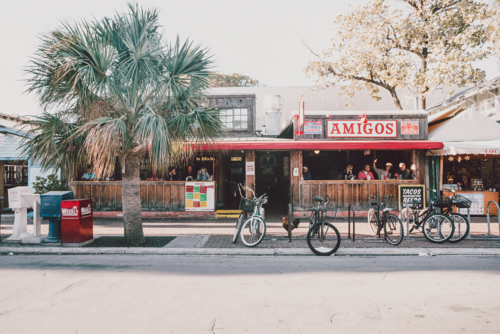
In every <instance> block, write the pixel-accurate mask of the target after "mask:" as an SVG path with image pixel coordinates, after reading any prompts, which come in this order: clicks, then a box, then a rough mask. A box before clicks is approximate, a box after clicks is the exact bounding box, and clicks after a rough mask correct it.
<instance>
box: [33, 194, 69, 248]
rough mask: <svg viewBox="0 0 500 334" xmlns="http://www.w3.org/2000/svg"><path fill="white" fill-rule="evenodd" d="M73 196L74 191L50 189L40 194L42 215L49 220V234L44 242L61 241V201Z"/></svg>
mask: <svg viewBox="0 0 500 334" xmlns="http://www.w3.org/2000/svg"><path fill="white" fill-rule="evenodd" d="M73 198H74V196H73V192H72V191H49V192H47V193H45V194H41V195H40V217H41V218H42V219H48V220H49V236H48V238H47V239H45V240H44V242H61V201H63V200H67V199H73Z"/></svg>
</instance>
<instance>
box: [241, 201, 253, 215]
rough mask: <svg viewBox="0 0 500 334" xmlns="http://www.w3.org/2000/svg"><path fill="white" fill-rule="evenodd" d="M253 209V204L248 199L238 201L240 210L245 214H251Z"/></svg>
mask: <svg viewBox="0 0 500 334" xmlns="http://www.w3.org/2000/svg"><path fill="white" fill-rule="evenodd" d="M254 208H255V202H254V201H252V200H250V199H248V198H241V200H240V210H243V211H245V212H253V209H254Z"/></svg>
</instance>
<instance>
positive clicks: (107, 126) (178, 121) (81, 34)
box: [23, 4, 224, 245]
mask: <svg viewBox="0 0 500 334" xmlns="http://www.w3.org/2000/svg"><path fill="white" fill-rule="evenodd" d="M160 29H161V27H160V25H159V23H158V11H157V10H156V9H142V8H140V7H139V6H137V5H134V4H129V11H128V12H126V13H124V14H120V13H118V14H116V15H115V16H114V17H112V18H105V19H103V20H102V21H96V20H94V21H91V22H88V21H81V22H78V23H74V24H69V23H62V24H61V26H60V28H58V29H56V30H53V31H50V32H49V33H47V34H44V35H42V37H41V39H42V43H41V45H40V47H39V49H38V50H37V52H36V54H35V56H34V57H33V58H32V60H31V64H30V66H29V67H28V68H27V73H28V75H29V78H28V79H27V84H28V87H29V88H28V91H29V92H33V93H35V94H36V95H37V97H38V99H39V101H40V104H41V105H42V107H44V108H45V109H46V110H51V111H54V113H53V114H49V113H48V112H45V113H44V114H42V115H41V116H39V117H36V118H35V119H34V121H33V122H31V124H30V125H32V126H33V129H32V130H30V134H31V135H33V139H32V140H26V141H25V142H24V144H23V149H24V152H25V154H26V155H27V156H28V157H29V158H32V159H36V160H39V161H40V162H41V164H42V166H44V167H46V168H48V167H54V166H55V167H63V166H66V167H70V166H69V165H70V164H71V165H72V166H74V165H78V164H80V165H82V164H86V163H93V165H94V171H95V173H96V175H97V177H98V178H100V177H104V176H107V175H110V174H111V173H113V172H114V168H115V162H116V159H117V157H119V159H120V161H121V164H122V206H123V221H124V234H125V239H126V241H127V242H128V243H129V244H132V245H137V244H142V243H143V242H144V233H143V228H142V219H141V200H140V184H139V180H140V179H139V172H140V170H139V167H140V160H141V159H142V158H143V157H144V155H145V152H146V151H148V153H149V158H150V159H151V164H152V167H153V169H154V170H156V171H158V172H161V171H164V170H166V168H168V161H169V158H171V157H172V156H173V155H175V154H189V152H190V150H191V148H192V147H193V146H192V143H193V142H194V143H200V142H214V141H217V139H218V138H220V137H221V136H222V135H223V132H224V127H223V124H222V122H221V121H220V119H219V116H218V113H217V112H216V111H214V110H204V109H202V108H201V107H200V105H201V104H202V101H203V97H204V96H203V91H204V90H205V89H206V88H207V87H208V86H209V81H208V78H209V74H210V72H209V70H210V68H211V66H212V60H211V57H210V56H208V51H207V49H204V48H202V47H201V46H199V45H194V44H193V43H191V42H190V41H185V42H184V43H181V42H180V41H179V39H178V38H177V40H176V41H174V42H173V43H167V42H166V41H165V40H164V38H163V37H162V35H161V32H160ZM70 169H71V168H70Z"/></svg>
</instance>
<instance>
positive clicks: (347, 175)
mask: <svg viewBox="0 0 500 334" xmlns="http://www.w3.org/2000/svg"><path fill="white" fill-rule="evenodd" d="M352 168H353V167H352V165H347V167H346V169H345V170H344V171H343V172H342V174H341V178H342V180H354V178H355V177H354V174H353V172H352Z"/></svg>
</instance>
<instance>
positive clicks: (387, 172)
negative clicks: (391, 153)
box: [373, 159, 392, 180]
mask: <svg viewBox="0 0 500 334" xmlns="http://www.w3.org/2000/svg"><path fill="white" fill-rule="evenodd" d="M391 168H392V164H391V163H390V162H388V163H386V164H385V169H378V168H377V159H375V160H374V161H373V170H374V171H375V172H376V173H377V175H378V178H379V180H384V179H385V178H386V177H387V180H389V179H390V178H391V177H392V174H391Z"/></svg>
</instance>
